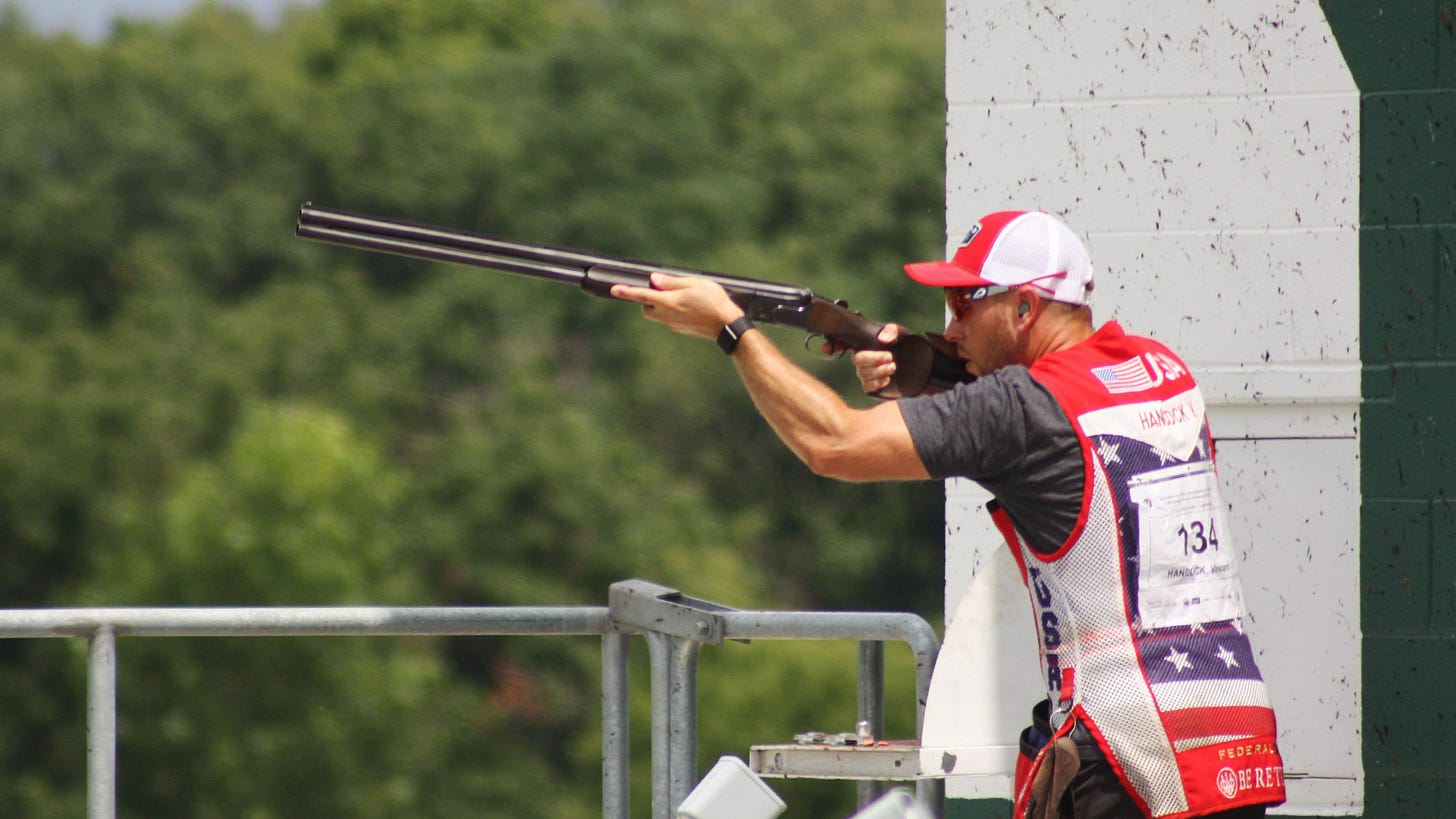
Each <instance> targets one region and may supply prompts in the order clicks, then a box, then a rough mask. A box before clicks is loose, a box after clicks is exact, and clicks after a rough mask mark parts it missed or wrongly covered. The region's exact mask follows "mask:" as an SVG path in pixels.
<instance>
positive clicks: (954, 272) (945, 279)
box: [905, 262, 995, 287]
mask: <svg viewBox="0 0 1456 819" xmlns="http://www.w3.org/2000/svg"><path fill="white" fill-rule="evenodd" d="M905 273H906V274H907V275H909V276H910V278H912V279H914V280H915V281H917V282H919V283H921V284H924V285H929V286H930V287H982V286H985V285H990V284H995V282H992V281H988V280H986V279H983V278H981V277H980V276H977V275H975V274H974V273H971V272H970V271H968V270H966V269H965V268H963V267H960V266H959V265H957V264H955V263H954V262H915V263H913V264H907V265H905Z"/></svg>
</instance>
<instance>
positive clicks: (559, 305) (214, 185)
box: [0, 0, 944, 817]
mask: <svg viewBox="0 0 1456 819" xmlns="http://www.w3.org/2000/svg"><path fill="white" fill-rule="evenodd" d="M942 15H943V7H942V4H940V3H939V2H935V1H934V0H866V2H859V3H843V2H836V1H835V0H732V1H731V2H730V1H729V0H619V1H618V2H613V3H602V2H593V1H592V0H536V1H535V2H523V0H327V2H325V3H323V4H322V5H321V6H319V7H317V8H311V9H299V10H296V11H295V12H293V13H291V14H289V15H288V16H286V17H285V19H284V21H283V22H282V24H281V25H279V26H278V27H277V28H261V27H259V26H258V24H256V23H255V22H254V21H253V20H252V19H251V18H249V17H248V16H246V15H245V14H243V13H241V12H237V11H234V10H230V9H228V8H226V7H222V6H218V5H213V4H206V3H204V4H202V5H200V6H199V7H198V8H197V9H196V10H194V11H193V12H191V13H190V14H188V15H187V16H185V17H184V18H182V19H180V20H177V21H175V22H172V23H166V24H160V23H132V24H121V25H119V26H118V27H117V28H116V29H115V30H114V31H113V33H112V34H111V35H110V36H109V37H108V38H107V39H105V40H104V41H103V42H100V43H97V44H94V45H91V44H85V43H82V42H79V41H77V40H75V39H74V38H71V37H66V36H58V37H42V36H40V35H38V34H36V33H34V32H33V31H32V30H31V29H30V28H29V27H28V25H27V23H26V21H25V20H24V19H23V18H22V17H21V16H20V15H19V14H18V13H15V12H14V11H13V10H12V11H9V12H0V122H3V123H4V126H3V127H0V197H3V199H0V293H3V294H4V296H3V298H0V379H3V387H0V418H3V419H4V420H5V423H3V424H0V544H3V549H4V552H3V553H4V555H5V565H6V570H5V571H4V572H0V600H3V601H4V602H3V605H4V606H6V607H11V608H18V607H47V606H76V605H270V604H279V605H333V604H350V603H378V604H408V605H434V604H446V605H457V604H458V605H554V604H602V603H603V602H604V601H605V594H606V587H607V585H608V584H610V583H611V582H613V581H616V580H620V579H624V578H629V577H643V578H646V579H650V580H653V581H656V582H660V583H664V584H667V585H673V586H677V587H679V588H682V589H683V590H685V591H688V592H690V593H692V594H694V595H696V596H700V597H706V598H709V599H715V600H718V601H720V602H723V603H726V604H729V605H734V606H739V607H769V608H793V609H861V610H865V609H874V610H908V611H914V612H917V613H920V614H922V615H924V616H926V617H928V618H930V619H932V620H933V621H935V620H938V619H939V612H940V606H941V592H942V584H941V566H942V557H941V546H940V544H941V539H942V532H941V529H942V514H941V503H942V495H941V488H940V485H939V484H934V483H926V484H919V485H871V486H856V485H845V484H837V483H833V482H830V481H825V480H821V479H818V478H815V477H813V476H812V475H810V474H809V473H808V472H807V470H805V469H804V468H803V467H802V466H800V465H799V464H798V462H797V461H796V460H795V459H794V458H793V457H792V455H790V454H789V453H788V452H787V451H786V450H785V449H784V448H783V447H782V446H781V445H780V444H778V442H777V441H776V439H775V438H774V437H773V435H772V433H771V432H770V431H769V430H768V428H767V427H766V425H764V424H763V423H762V421H760V420H759V418H758V416H757V414H756V413H755V412H754V411H753V409H752V406H751V404H750V403H749V401H748V399H747V398H746V396H745V395H744V394H743V391H742V389H741V387H740V386H739V384H738V382H737V379H736V378H735V377H734V375H733V373H732V369H731V367H729V366H728V365H727V363H726V362H725V361H724V360H723V358H722V355H721V353H719V352H718V350H717V349H716V348H714V347H713V345H711V344H704V343H700V342H696V341H693V340H689V339H684V338H681V337H677V336H673V335H671V334H669V333H667V332H666V331H664V330H662V328H659V327H656V326H653V325H648V324H646V323H644V322H642V321H641V320H640V318H639V317H638V316H637V312H636V311H635V310H633V309H631V308H629V307H626V306H624V305H621V304H614V303H611V302H607V301H604V300H595V299H589V298H585V297H583V296H582V295H581V294H579V293H576V292H574V291H571V290H570V289H568V288H559V287H554V286H551V285H549V284H545V283H541V282H533V281H525V280H519V279H513V278H510V277H504V276H500V275H496V274H491V273H486V272H482V271H476V270H470V269H464V268H457V267H449V266H443V265H426V264H422V263H416V262H409V261H405V260H400V259H395V258H392V257H384V256H376V255H371V254H362V253H356V252H351V251H345V250H339V249H334V248H326V247H322V246H318V245H312V244H309V243H305V242H301V241H299V240H297V239H295V238H293V235H292V229H293V220H294V217H295V214H296V212H297V208H298V206H299V205H300V204H301V203H302V202H304V201H314V202H317V203H319V204H323V205H329V206H334V207H342V208H348V209H354V210H360V211H366V212H373V213H377V214H379V215H384V216H395V217H400V218H408V219H413V220H416V221H423V222H431V223H436V224H441V225H448V226H453V227H459V228H462V229H469V230H477V231H480V232H486V233H493V234H499V235H503V236H509V237H513V238H519V239H524V240H528V241H536V242H545V243H555V244H562V245H567V246H574V247H584V248H590V249H593V250H598V251H602V252H607V253H616V254H621V255H626V256H630V257H634V258H646V259H653V260H658V261H662V262H666V263H674V264H681V265H687V266H692V267H700V268H707V269H713V270H721V271H723V272H729V273H733V274H736V275H744V276H750V277H757V278H767V279H775V280H783V281H793V282H798V283H802V284H805V285H808V286H810V287H812V288H814V289H815V290H816V291H818V292H820V293H822V294H824V295H827V296H831V297H836V298H845V299H848V300H849V301H850V303H851V304H852V305H854V306H856V307H858V308H860V309H863V310H864V311H865V312H866V313H867V314H869V315H871V316H872V317H875V318H879V319H882V320H883V319H895V320H897V321H901V322H903V323H906V324H909V325H911V326H914V327H920V328H931V327H936V326H938V325H939V323H940V307H939V304H938V301H937V299H934V298H930V297H928V296H926V294H925V293H924V292H923V291H919V290H917V289H916V288H913V287H910V286H907V284H906V281H905V280H904V277H903V275H902V274H901V273H900V271H899V265H900V264H901V263H903V262H904V261H908V260H912V259H919V258H931V257H935V256H938V255H939V254H940V253H941V252H942V251H943V233H942V216H941V214H942V203H943V182H942V171H941V168H942V164H943V144H944V143H943V133H944V129H943V122H944V104H943V97H942V82H941V71H942V54H943V50H942V49H943V46H942V41H943V36H944V31H943V19H942ZM771 332H774V333H775V334H776V337H777V339H778V340H779V341H780V342H781V343H782V345H783V346H784V347H785V348H786V349H789V350H791V351H793V352H792V354H793V355H795V356H796V357H797V358H798V359H799V360H800V361H801V362H802V363H803V364H804V365H805V366H807V367H810V368H811V369H813V370H814V371H815V372H817V373H819V374H821V375H822V376H823V377H824V378H826V379H827V380H829V381H831V383H834V384H836V385H837V386H840V387H842V388H843V389H844V390H845V391H846V393H847V394H853V392H854V388H853V378H852V373H851V372H850V370H851V368H850V367H849V366H848V364H847V363H845V362H823V361H820V360H818V358H817V357H816V356H814V355H812V354H810V353H808V352H804V351H803V350H802V348H801V343H800V339H798V338H797V337H795V336H794V335H793V334H792V333H788V332H785V331H777V330H775V331H771ZM851 400H854V401H864V402H868V400H869V399H865V398H863V397H860V398H852V399H851ZM899 651H900V650H899V649H897V648H892V649H891V650H890V652H889V653H890V660H891V664H892V669H891V674H892V679H891V685H890V688H891V692H892V696H894V695H895V694H896V693H897V691H896V689H900V693H904V694H907V695H908V691H907V690H906V689H908V680H909V679H911V676H910V671H909V670H908V657H901V656H900V653H899ZM597 652H598V647H597V644H596V642H595V641H593V640H580V641H578V640H573V639H569V638H562V639H555V638H542V639H501V640H485V639H474V640H464V639H462V640H440V641H430V640H375V641H364V640H361V641H353V640H345V639H326V640H291V641H290V640H280V641H275V640H238V641H223V640H215V641H187V640H177V641H161V640H151V641H127V640H125V639H123V641H122V643H121V663H120V673H121V692H122V703H121V707H122V711H121V745H122V747H121V759H122V765H123V767H122V771H121V776H120V783H121V784H120V798H121V806H120V807H121V812H122V814H123V815H127V816H160V815H177V816H182V815H186V816H202V817H206V816H219V817H221V816H229V817H232V816H251V817H269V816H294V815H296V816H304V815H309V816H335V817H375V816H379V817H384V816H404V815H407V816H416V817H432V816H434V817H455V816H462V815H480V814H481V806H482V805H486V806H492V807H491V808H490V809H488V810H486V813H487V814H490V815H502V816H505V815H510V816H543V817H544V816H550V817H576V816H594V815H599V814H600V802H599V787H600V784H599V771H600V769H599V764H600V761H599V752H600V748H599V745H600V736H599V730H600V728H599V713H598V711H599V708H598V690H599V683H598V679H599V677H598V672H597ZM636 653H637V654H642V655H645V653H646V652H645V651H641V650H638V651H637V652H636ZM906 654H907V655H908V652H906ZM638 659H639V660H640V659H641V658H638ZM83 664H84V647H83V646H76V645H68V644H64V643H60V642H57V641H33V642H32V641H4V642H0V665H3V671H4V673H3V674H0V708H3V710H4V711H5V713H6V714H7V718H6V719H5V720H3V721H0V815H5V816H27V817H48V816H74V815H76V814H77V812H78V810H79V809H80V808H79V806H80V804H81V800H82V798H83V795H84V763H83V759H84V747H85V737H84V695H83V691H82V688H83V685H84V674H83V673H81V669H82V667H83ZM853 668H854V653H853V647H852V646H836V645H810V644H802V643H795V644H775V645H754V646H752V647H743V646H728V647H724V648H722V649H711V648H710V649H708V650H707V651H706V652H705V654H704V657H703V675H702V683H701V691H700V700H701V708H702V715H703V716H702V723H701V727H700V730H701V735H702V751H701V758H702V760H704V762H705V764H706V763H710V762H711V760H712V759H714V758H715V757H716V756H717V754H719V753H739V754H742V753H745V752H746V749H747V746H748V745H749V744H750V743H753V742H764V741H780V740H786V739H788V737H789V735H790V734H792V733H793V732H795V731H800V730H807V729H811V728H817V729H821V730H848V729H849V728H850V727H852V720H853V713H854V712H853V708H854V685H853ZM635 677H636V678H637V679H638V680H640V681H641V682H642V684H643V685H644V686H645V674H641V673H639V674H636V675H635ZM646 705H647V698H646V696H645V688H644V689H643V690H642V692H639V695H638V696H636V697H635V699H634V710H635V711H640V712H641V714H640V715H639V716H642V717H645V714H646ZM892 709H894V713H892V715H891V716H892V718H893V720H894V725H895V729H896V733H897V734H898V735H905V736H908V735H909V734H910V732H911V731H912V730H913V723H912V720H913V713H914V709H913V704H912V703H910V701H909V699H908V696H906V697H905V698H903V699H902V700H900V701H898V702H892ZM646 725H647V724H646V722H645V719H644V720H642V721H641V722H640V727H639V728H638V729H637V730H636V731H635V736H634V743H635V744H637V745H639V746H640V750H639V752H638V753H636V754H635V755H634V759H635V760H636V761H637V762H638V763H640V767H641V771H640V772H639V774H638V775H637V776H636V777H635V782H634V786H635V788H636V790H635V791H634V804H636V805H637V806H638V807H639V808H641V807H643V806H645V805H647V804H649V803H650V797H649V792H648V790H647V785H648V783H647V779H646V765H647V761H648V760H647V754H646V751H645V748H646V741H647V737H648V731H647V727H646ZM781 784H782V783H776V786H778V785H781ZM781 792H784V793H785V794H786V795H787V796H788V797H789V800H790V813H789V816H791V817H792V816H830V815H836V814H838V815H847V814H848V813H849V812H852V804H853V803H852V788H851V787H850V786H847V785H838V786H834V787H817V788H816V787H811V786H807V785H795V784H788V785H783V787H782V788H781Z"/></svg>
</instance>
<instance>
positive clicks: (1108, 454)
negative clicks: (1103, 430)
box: [1097, 439, 1122, 465]
mask: <svg viewBox="0 0 1456 819" xmlns="http://www.w3.org/2000/svg"><path fill="white" fill-rule="evenodd" d="M1119 447H1120V445H1119V444H1116V443H1114V442H1112V441H1110V440H1107V439H1103V441H1102V443H1100V444H1098V445H1097V454H1098V455H1099V456H1100V457H1101V458H1102V463H1103V464H1104V465H1107V464H1120V463H1122V456H1120V455H1118V454H1117V450H1118V449H1119Z"/></svg>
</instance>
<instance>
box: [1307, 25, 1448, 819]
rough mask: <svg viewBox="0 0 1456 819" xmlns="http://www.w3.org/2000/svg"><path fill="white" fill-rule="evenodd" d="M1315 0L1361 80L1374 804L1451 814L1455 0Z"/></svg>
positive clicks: (1366, 594)
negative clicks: (1389, 0) (1317, 1)
mask: <svg viewBox="0 0 1456 819" xmlns="http://www.w3.org/2000/svg"><path fill="white" fill-rule="evenodd" d="M1321 5H1322V6H1323V7H1324V9H1325V14H1326V16H1327V18H1328V20H1329V22H1330V25H1331V28H1332V29H1333V31H1334V33H1335V36H1336V39H1337V40H1338V41H1339V44H1340V48H1341V50H1342V51H1343V53H1344V55H1345V59H1346V61H1347V62H1348V63H1349V66H1350V70H1351V72H1352V73H1353V74H1354V76H1355V80H1356V82H1357V83H1358V84H1359V86H1360V92H1361V127H1360V133H1361V137H1360V139H1361V143H1360V153H1361V177H1360V183H1361V192H1360V212H1361V223H1362V227H1361V234H1360V303H1361V321H1360V357H1361V360H1362V362H1363V364H1364V373H1363V379H1362V394H1363V398H1364V409H1363V412H1362V424H1361V459H1362V467H1361V476H1362V485H1361V495H1362V497H1363V504H1362V507H1361V538H1360V543H1361V625H1362V630H1363V632H1364V642H1363V646H1362V650H1363V674H1364V679H1365V686H1364V691H1365V702H1364V704H1363V705H1364V707H1363V723H1362V736H1363V743H1364V764H1365V776H1366V796H1365V815H1366V816H1370V817H1395V816H1413V817H1414V816H1419V817H1437V816H1456V748H1453V747H1452V745H1451V744H1450V742H1449V738H1450V735H1451V729H1452V728H1453V727H1456V704H1453V698H1452V697H1451V696H1449V695H1448V694H1447V693H1446V688H1447V685H1448V683H1449V681H1451V680H1452V679H1453V678H1456V497H1453V493H1456V263H1453V253H1452V251H1453V248H1456V2H1453V0H1399V2H1372V0H1322V3H1321Z"/></svg>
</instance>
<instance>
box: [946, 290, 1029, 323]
mask: <svg viewBox="0 0 1456 819" xmlns="http://www.w3.org/2000/svg"><path fill="white" fill-rule="evenodd" d="M1015 289H1016V287H1014V286H1011V285H1004V284H996V285H982V286H980V287H947V288H946V289H945V305H946V306H947V307H949V308H950V314H951V315H952V316H954V317H955V320H956V321H960V320H961V319H963V318H965V317H966V314H967V313H969V312H970V311H971V305H972V304H974V303H975V302H978V301H980V300H981V299H989V298H990V297H992V296H999V295H1001V294H1002V293H1010V292H1011V291H1012V290H1015Z"/></svg>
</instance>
